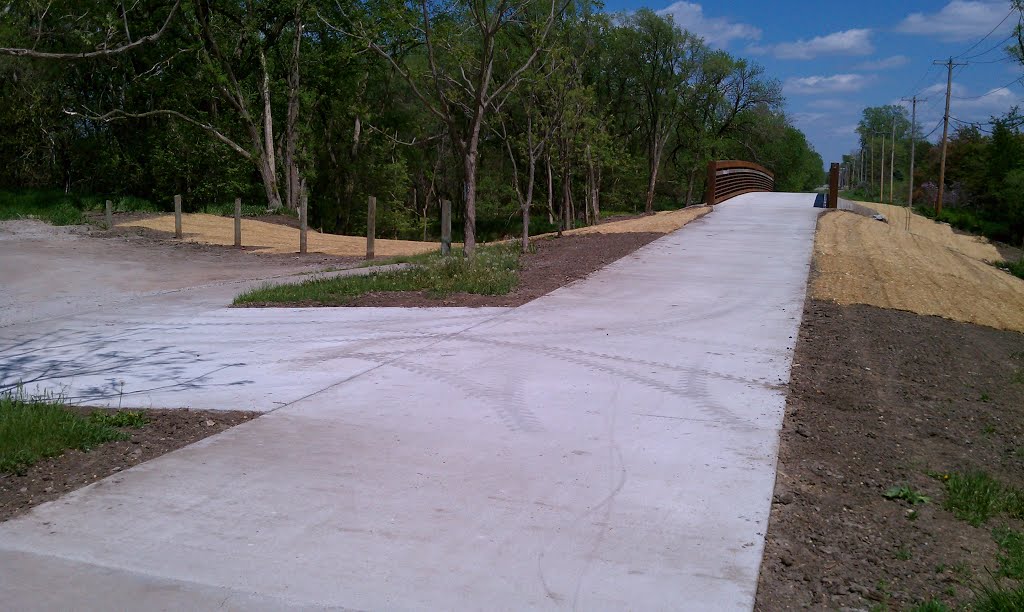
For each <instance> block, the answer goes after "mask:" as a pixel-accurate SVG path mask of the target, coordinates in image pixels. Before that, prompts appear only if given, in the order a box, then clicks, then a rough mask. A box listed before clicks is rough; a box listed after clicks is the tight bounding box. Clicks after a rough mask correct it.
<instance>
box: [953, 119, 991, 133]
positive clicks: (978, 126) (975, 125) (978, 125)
mask: <svg viewBox="0 0 1024 612" xmlns="http://www.w3.org/2000/svg"><path fill="white" fill-rule="evenodd" d="M950 120H952V121H955V122H956V123H957V124H959V125H961V126H965V127H970V128H974V129H976V130H978V131H979V132H984V133H986V134H991V133H992V130H989V129H986V128H983V127H981V126H982V125H984V124H983V123H979V122H977V121H962V120H960V119H957V118H956V117H950Z"/></svg>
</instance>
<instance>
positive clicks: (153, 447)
mask: <svg viewBox="0 0 1024 612" xmlns="http://www.w3.org/2000/svg"><path fill="white" fill-rule="evenodd" d="M71 410H76V411H80V412H82V413H84V414H88V413H90V412H93V411H95V410H99V409H94V408H71ZM103 411H104V412H113V411H109V410H105V409H104V410H103ZM144 412H145V415H146V417H147V418H148V419H149V420H148V422H147V423H146V424H145V425H143V426H142V427H140V428H138V429H135V428H131V427H124V428H120V429H121V431H123V432H125V433H127V434H128V435H129V436H130V437H129V439H127V440H118V441H115V442H107V443H105V444H101V445H100V446H97V447H96V448H94V449H92V450H90V451H88V452H83V451H79V450H69V451H66V452H65V453H64V454H62V455H60V456H59V457H52V458H50V459H43V460H42V461H40V462H38V463H36V464H35V465H33V466H32V467H30V468H28V470H27V471H26V473H25V474H24V475H20V476H19V475H14V474H6V473H0V522H2V521H6V520H8V519H10V518H12V517H15V516H17V515H19V514H21V513H23V512H27V511H28V510H30V509H31V508H33V507H35V506H38V505H39V504H42V503H45V502H48V501H52V500H54V499H57V498H58V497H60V496H62V495H64V494H66V493H68V492H70V491H73V490H75V489H79V488H81V487H84V486H86V485H88V484H92V483H93V482H96V481H97V480H101V479H103V478H106V477H107V476H110V475H111V474H115V473H117V472H120V471H121V470H125V469H128V468H130V467H133V466H135V465H138V464H140V463H143V462H145V461H149V460H150V459H154V458H156V457H159V456H160V455H163V454H165V453H169V452H171V451H173V450H177V449H179V448H182V447H184V446H188V445H189V444H192V443H193V442H198V441H199V440H202V439H203V438H206V437H208V436H212V435H214V434H217V433H220V432H222V431H224V430H226V429H228V428H230V427H234V426H235V425H239V424H241V423H245V422H247V421H249V420H251V419H254V418H256V417H257V416H259V413H256V412H240V411H210V410H184V409H182V410H146V411H144Z"/></svg>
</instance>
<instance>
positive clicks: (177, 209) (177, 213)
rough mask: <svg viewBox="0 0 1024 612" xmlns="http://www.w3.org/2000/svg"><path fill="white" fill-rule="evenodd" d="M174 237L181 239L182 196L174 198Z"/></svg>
mask: <svg viewBox="0 0 1024 612" xmlns="http://www.w3.org/2000/svg"><path fill="white" fill-rule="evenodd" d="M174 237H175V238H181V196H180V195H176V196H174Z"/></svg>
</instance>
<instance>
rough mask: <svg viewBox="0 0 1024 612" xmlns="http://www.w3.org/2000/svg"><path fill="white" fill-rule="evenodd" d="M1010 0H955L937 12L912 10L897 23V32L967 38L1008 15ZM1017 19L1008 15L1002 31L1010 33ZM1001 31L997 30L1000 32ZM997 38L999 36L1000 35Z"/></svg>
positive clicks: (986, 30)
mask: <svg viewBox="0 0 1024 612" xmlns="http://www.w3.org/2000/svg"><path fill="white" fill-rule="evenodd" d="M1008 7H1009V3H1008V2H1003V1H998V2H991V1H989V2H979V1H971V0H953V1H952V2H950V3H949V4H947V5H946V6H944V7H942V10H940V11H939V12H937V13H931V14H925V13H911V14H910V15H907V17H906V18H905V19H904V20H903V21H902V22H900V24H899V25H898V26H896V30H897V31H898V32H906V33H908V34H922V35H925V36H938V37H941V38H944V39H946V40H968V39H971V38H974V37H981V36H984V35H985V34H988V33H989V31H990V30H992V28H994V27H995V26H996V24H997V23H999V20H1001V19H1002V18H1003V17H1005V16H1006V13H1007V8H1008ZM1014 25H1016V20H1014V19H1007V20H1006V22H1005V23H1003V25H1002V26H1001V29H1000V30H999V31H1002V32H1003V34H1004V35H1005V34H1006V33H1009V31H1010V30H1011V29H1013V26H1014ZM997 34H998V32H997ZM996 40H999V39H998V38H997V39H996Z"/></svg>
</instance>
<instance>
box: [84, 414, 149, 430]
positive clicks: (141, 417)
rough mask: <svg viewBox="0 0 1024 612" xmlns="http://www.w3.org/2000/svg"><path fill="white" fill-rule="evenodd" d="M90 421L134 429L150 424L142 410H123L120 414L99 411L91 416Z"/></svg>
mask: <svg viewBox="0 0 1024 612" xmlns="http://www.w3.org/2000/svg"><path fill="white" fill-rule="evenodd" d="M89 421H90V422H91V423H96V424H97V425H106V426H108V427H133V428H135V429H138V428H140V427H142V426H143V425H145V424H146V423H148V422H149V417H147V416H146V414H145V413H144V412H142V411H141V410H121V411H118V412H103V411H100V410H97V411H96V412H94V413H92V414H90V415H89Z"/></svg>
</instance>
